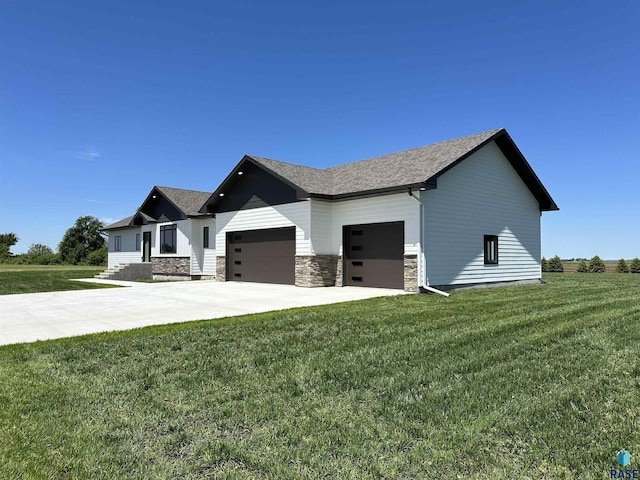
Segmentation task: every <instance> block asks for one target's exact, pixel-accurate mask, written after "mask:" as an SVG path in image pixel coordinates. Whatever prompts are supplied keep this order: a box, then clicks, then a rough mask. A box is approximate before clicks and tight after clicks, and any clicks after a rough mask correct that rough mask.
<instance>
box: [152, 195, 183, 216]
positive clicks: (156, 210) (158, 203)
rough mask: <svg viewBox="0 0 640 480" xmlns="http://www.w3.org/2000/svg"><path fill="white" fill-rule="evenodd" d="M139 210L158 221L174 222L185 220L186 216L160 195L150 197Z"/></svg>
mask: <svg viewBox="0 0 640 480" xmlns="http://www.w3.org/2000/svg"><path fill="white" fill-rule="evenodd" d="M141 211H142V213H145V214H147V215H149V216H150V217H152V218H155V219H156V220H157V221H159V222H175V221H177V220H186V218H187V216H186V215H185V214H184V213H182V212H181V211H180V210H178V209H177V208H176V207H175V205H173V204H172V203H171V202H170V201H169V200H167V199H166V198H164V197H163V196H162V195H157V196H156V198H150V199H149V200H148V201H147V202H146V203H145V204H144V205H143V206H142V209H141Z"/></svg>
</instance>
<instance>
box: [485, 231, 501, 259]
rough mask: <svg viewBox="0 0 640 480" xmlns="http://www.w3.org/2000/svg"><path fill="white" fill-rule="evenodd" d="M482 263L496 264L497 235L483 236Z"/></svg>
mask: <svg viewBox="0 0 640 480" xmlns="http://www.w3.org/2000/svg"><path fill="white" fill-rule="evenodd" d="M484 264H485V265H498V236H497V235H485V236H484Z"/></svg>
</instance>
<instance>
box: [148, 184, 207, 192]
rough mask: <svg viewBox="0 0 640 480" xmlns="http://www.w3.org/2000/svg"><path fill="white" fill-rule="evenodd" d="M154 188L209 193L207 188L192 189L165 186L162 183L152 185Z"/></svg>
mask: <svg viewBox="0 0 640 480" xmlns="http://www.w3.org/2000/svg"><path fill="white" fill-rule="evenodd" d="M154 188H160V189H167V190H180V191H182V192H196V193H211V192H209V191H207V190H193V189H191V188H178V187H167V186H163V185H154Z"/></svg>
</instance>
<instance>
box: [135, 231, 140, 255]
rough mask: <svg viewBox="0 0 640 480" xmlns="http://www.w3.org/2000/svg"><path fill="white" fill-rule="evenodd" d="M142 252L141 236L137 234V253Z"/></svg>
mask: <svg viewBox="0 0 640 480" xmlns="http://www.w3.org/2000/svg"><path fill="white" fill-rule="evenodd" d="M139 251H140V234H139V233H136V252H139Z"/></svg>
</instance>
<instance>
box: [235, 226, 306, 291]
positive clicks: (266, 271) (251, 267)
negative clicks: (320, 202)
mask: <svg viewBox="0 0 640 480" xmlns="http://www.w3.org/2000/svg"><path fill="white" fill-rule="evenodd" d="M295 253H296V243H295V227H290V228H278V229H268V230H250V231H243V232H231V233H228V234H227V259H228V266H227V280H236V281H243V282H264V283H281V284H290V285H293V284H294V283H295Z"/></svg>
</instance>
